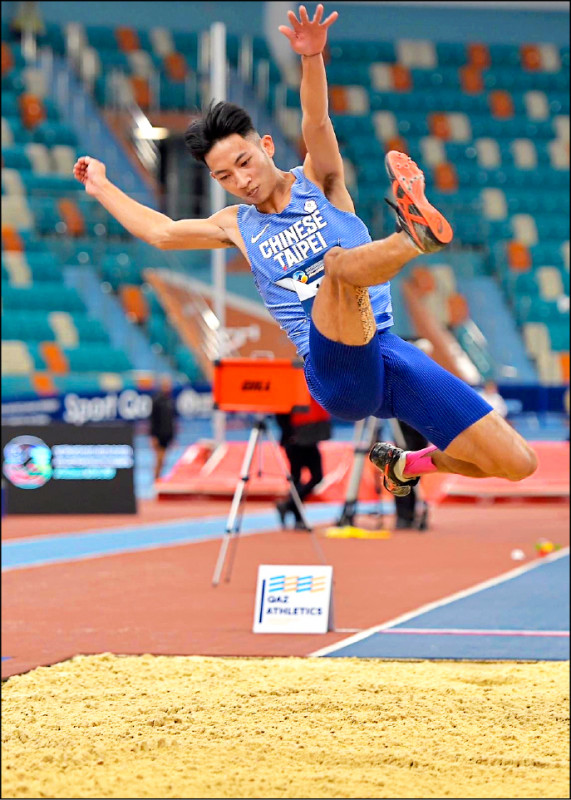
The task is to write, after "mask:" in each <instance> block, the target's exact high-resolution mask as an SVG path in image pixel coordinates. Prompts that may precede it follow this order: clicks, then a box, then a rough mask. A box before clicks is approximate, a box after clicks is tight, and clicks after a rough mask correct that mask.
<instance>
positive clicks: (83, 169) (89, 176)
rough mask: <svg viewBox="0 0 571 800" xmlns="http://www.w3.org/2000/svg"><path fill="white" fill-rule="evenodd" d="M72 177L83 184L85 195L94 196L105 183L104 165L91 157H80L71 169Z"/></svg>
mask: <svg viewBox="0 0 571 800" xmlns="http://www.w3.org/2000/svg"><path fill="white" fill-rule="evenodd" d="M73 177H74V178H77V180H78V181H79V182H80V183H83V185H84V186H85V191H86V192H87V194H91V195H95V194H97V191H98V190H99V189H100V188H101V186H102V184H103V182H104V181H105V164H103V163H102V162H101V161H98V160H97V159H96V158H92V157H91V156H81V158H78V159H77V161H76V162H75V165H74V167H73Z"/></svg>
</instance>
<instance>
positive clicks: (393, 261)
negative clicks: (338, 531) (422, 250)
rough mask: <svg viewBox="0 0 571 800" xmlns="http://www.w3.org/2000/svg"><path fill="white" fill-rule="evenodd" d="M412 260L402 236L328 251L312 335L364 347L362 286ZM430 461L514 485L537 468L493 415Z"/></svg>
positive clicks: (370, 326) (369, 319)
mask: <svg viewBox="0 0 571 800" xmlns="http://www.w3.org/2000/svg"><path fill="white" fill-rule="evenodd" d="M417 255H418V250H417V249H416V248H415V247H414V245H413V244H412V243H411V242H410V239H409V238H408V237H407V236H406V234H404V233H396V234H393V235H392V236H389V237H388V238H387V239H383V240H381V241H377V242H371V243H370V244H366V245H361V246H360V247H356V248H354V249H352V250H344V249H342V248H334V249H333V250H332V251H329V253H328V254H327V256H328V257H326V259H325V273H326V274H325V277H324V279H323V281H322V283H321V286H320V287H319V292H318V293H317V296H316V298H315V302H314V304H313V309H312V319H313V323H314V325H315V326H316V328H317V330H318V331H319V332H320V333H321V334H323V335H324V336H326V337H327V338H328V339H331V340H332V341H336V342H341V343H343V344H348V345H363V344H367V342H369V341H370V340H371V339H372V338H373V336H374V335H375V332H376V325H375V319H374V316H373V311H372V308H371V304H370V301H369V297H368V292H367V289H366V287H368V286H372V285H376V284H377V283H379V282H384V281H385V280H389V279H390V277H393V276H394V275H396V274H397V273H398V272H399V271H400V269H402V267H403V266H404V265H405V264H406V263H408V261H410V260H411V259H413V258H415V257H416V256H417ZM347 278H348V280H347ZM361 287H363V288H361ZM431 459H432V462H433V464H434V465H435V466H436V468H437V470H438V471H439V472H452V473H456V474H459V475H468V476H470V477H474V478H484V477H491V476H494V477H500V478H507V479H508V480H511V481H519V480H522V479H523V478H525V477H527V476H528V475H531V474H532V473H533V472H535V470H536V468H537V457H536V455H535V453H534V451H533V450H532V449H531V447H530V446H529V445H528V444H527V442H526V441H525V440H524V439H523V438H522V437H521V436H520V435H519V433H517V431H516V430H515V429H514V428H512V427H511V425H509V424H508V423H507V422H506V421H505V420H504V419H502V417H500V416H499V414H497V413H496V412H495V411H492V412H490V413H489V414H487V415H486V416H485V417H482V418H481V419H479V420H478V421H477V422H475V423H474V424H473V425H471V426H470V427H469V428H467V429H466V430H465V431H463V432H462V433H461V434H459V435H458V436H457V437H456V438H455V439H454V440H453V441H452V442H451V443H450V445H449V446H448V447H447V448H446V450H445V451H435V452H434V453H432V454H431Z"/></svg>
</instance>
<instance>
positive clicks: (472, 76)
mask: <svg viewBox="0 0 571 800" xmlns="http://www.w3.org/2000/svg"><path fill="white" fill-rule="evenodd" d="M460 85H461V86H462V89H463V90H464V91H465V92H466V94H479V93H480V92H483V91H484V81H483V80H482V71H481V69H480V67H478V66H474V65H473V64H468V66H466V67H461V68H460Z"/></svg>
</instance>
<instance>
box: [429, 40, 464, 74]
mask: <svg viewBox="0 0 571 800" xmlns="http://www.w3.org/2000/svg"><path fill="white" fill-rule="evenodd" d="M435 48H436V58H437V59H438V65H439V66H442V67H445V66H454V67H456V68H458V67H461V66H463V65H464V64H465V63H466V61H467V58H468V54H467V52H466V45H465V44H463V43H459V42H436V44H435Z"/></svg>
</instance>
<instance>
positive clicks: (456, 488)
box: [156, 441, 569, 504]
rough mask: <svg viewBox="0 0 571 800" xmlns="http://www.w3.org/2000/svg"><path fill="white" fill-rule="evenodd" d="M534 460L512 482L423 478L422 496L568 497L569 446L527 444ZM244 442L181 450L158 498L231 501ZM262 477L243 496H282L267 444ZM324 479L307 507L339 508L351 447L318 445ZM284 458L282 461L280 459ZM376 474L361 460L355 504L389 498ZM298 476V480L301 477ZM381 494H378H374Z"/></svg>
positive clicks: (437, 499) (441, 499)
mask: <svg viewBox="0 0 571 800" xmlns="http://www.w3.org/2000/svg"><path fill="white" fill-rule="evenodd" d="M530 444H531V446H532V447H533V448H534V450H535V452H536V453H537V456H538V459H539V466H538V468H537V470H536V472H535V473H534V474H533V475H530V477H529V478H526V479H525V480H523V481H519V482H517V483H514V482H512V481H507V480H504V479H501V478H466V477H464V476H462V475H448V474H443V473H432V474H431V475H425V476H424V477H423V478H422V496H423V497H424V498H425V499H426V500H427V501H428V502H432V503H437V504H438V503H445V502H455V501H464V500H472V501H480V500H486V499H487V500H494V499H509V498H512V499H516V500H517V499H530V500H533V499H542V498H566V497H569V442H530ZM246 447H247V443H246V442H225V443H223V444H222V445H220V447H218V448H216V449H213V445H212V443H210V442H199V443H197V444H193V445H191V446H190V447H188V448H187V449H186V451H185V452H184V453H183V455H182V457H181V458H180V459H179V460H178V461H177V463H176V464H175V465H174V467H173V468H172V469H171V471H170V472H169V473H168V474H167V475H166V476H164V477H163V478H161V479H160V480H159V481H157V483H156V488H157V493H158V496H159V498H160V497H173V496H178V497H187V496H188V497H191V496H194V495H203V496H207V497H210V496H212V497H228V498H230V497H232V495H233V494H234V491H235V489H236V481H237V480H238V478H239V475H240V469H241V466H242V463H243V460H244V454H245V452H246ZM259 447H260V448H261V462H262V464H263V474H262V476H261V477H259V476H258V475H257V474H255V472H254V471H253V472H252V474H251V475H250V479H249V481H248V497H258V498H267V499H269V498H275V497H283V496H284V495H286V494H287V492H288V482H287V481H286V479H285V476H284V475H283V474H282V472H281V467H280V465H279V463H278V461H277V458H276V454H275V451H274V449H273V447H272V445H271V443H270V442H263V443H261V444H260V445H259ZM319 448H320V450H321V455H322V460H323V473H324V477H323V480H322V481H321V483H320V484H319V485H318V486H317V487H316V488H315V491H314V493H313V494H312V496H311V497H310V498H308V502H327V503H337V502H338V503H340V504H341V503H343V502H344V501H345V498H346V494H347V486H348V482H349V477H350V474H351V468H352V466H353V458H354V453H353V445H352V444H351V443H350V442H334V441H327V442H322V443H321V444H320V446H319ZM284 458H285V456H284ZM379 476H380V473H379V472H378V470H376V469H375V468H374V467H373V465H372V464H371V463H370V461H368V459H366V460H365V466H364V470H363V477H362V480H361V485H360V487H359V497H358V499H359V501H360V502H374V501H376V500H378V499H379V498H381V499H385V500H386V499H390V498H391V495H389V493H388V492H387V491H386V490H385V489H384V488H382V487H381V485H380V480H379ZM302 477H303V476H302ZM379 492H380V494H379Z"/></svg>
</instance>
